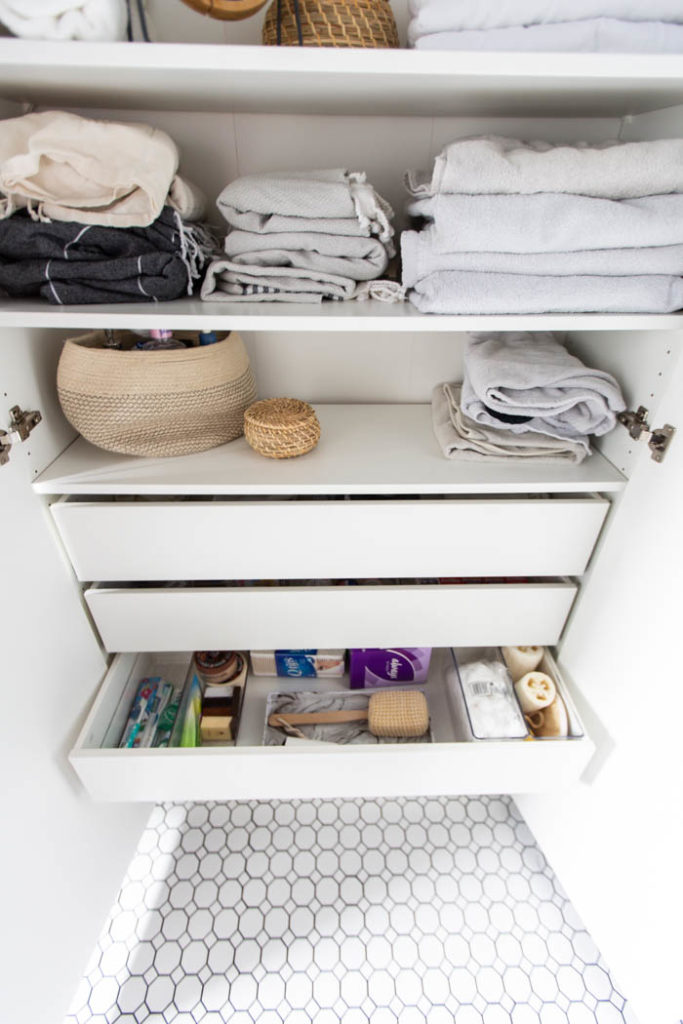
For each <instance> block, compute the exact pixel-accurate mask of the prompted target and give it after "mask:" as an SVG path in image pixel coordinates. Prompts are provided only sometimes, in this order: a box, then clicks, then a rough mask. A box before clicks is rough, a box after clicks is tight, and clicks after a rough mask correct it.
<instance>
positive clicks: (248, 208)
mask: <svg viewBox="0 0 683 1024" xmlns="http://www.w3.org/2000/svg"><path fill="white" fill-rule="evenodd" d="M216 205H217V206H218V209H219V211H220V212H221V214H222V215H223V216H224V217H225V219H226V220H227V222H228V224H230V225H231V226H233V227H236V228H242V229H244V230H247V231H257V232H263V231H265V232H273V231H278V232H280V231H297V230H308V231H317V232H323V233H328V228H327V226H326V225H327V222H328V221H332V222H333V224H334V223H335V222H336V223H338V222H340V221H345V222H346V226H345V227H344V225H342V227H344V230H342V231H341V232H336V231H335V232H334V233H335V234H336V233H340V234H345V235H353V234H363V235H376V236H377V237H378V238H379V239H380V240H381V241H383V242H387V243H388V242H390V241H391V239H392V237H393V234H394V231H393V228H392V227H391V220H392V219H393V215H394V214H393V210H392V209H391V207H390V206H389V204H388V203H387V202H386V201H385V200H384V199H382V197H381V196H379V195H378V194H377V193H376V192H375V190H374V188H373V187H372V185H369V184H368V183H367V180H366V176H365V174H363V173H361V172H353V173H349V172H348V171H345V170H342V169H339V168H337V169H330V170H320V171H288V172H286V173H273V174H254V175H251V176H249V177H244V178H238V179H237V180H235V181H233V182H231V183H230V184H229V185H227V186H226V188H224V189H223V191H222V192H221V194H220V195H219V197H218V199H217V200H216ZM245 215H248V217H247V220H246V222H245V219H244V218H245ZM254 215H256V217H254ZM274 218H277V220H274ZM283 218H295V219H296V223H292V222H291V221H290V222H289V223H287V222H284V223H283ZM354 229H355V230H354Z"/></svg>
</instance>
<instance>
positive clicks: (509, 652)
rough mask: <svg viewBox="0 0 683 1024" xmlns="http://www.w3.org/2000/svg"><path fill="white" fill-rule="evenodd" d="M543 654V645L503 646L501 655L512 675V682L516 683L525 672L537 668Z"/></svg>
mask: <svg viewBox="0 0 683 1024" xmlns="http://www.w3.org/2000/svg"><path fill="white" fill-rule="evenodd" d="M544 654H545V648H544V647H503V657H504V658H505V664H506V665H507V667H508V669H509V671H510V675H511V676H512V682H513V683H516V682H517V680H518V679H521V678H522V676H525V675H526V674H527V672H533V671H534V669H535V668H538V666H539V665H540V664H541V661H542V660H543V655H544Z"/></svg>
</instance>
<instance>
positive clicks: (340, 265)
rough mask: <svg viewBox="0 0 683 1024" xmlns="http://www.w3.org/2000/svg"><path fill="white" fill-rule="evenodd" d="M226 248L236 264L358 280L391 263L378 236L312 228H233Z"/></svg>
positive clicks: (367, 279) (380, 272) (229, 256)
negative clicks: (269, 230)
mask: <svg viewBox="0 0 683 1024" xmlns="http://www.w3.org/2000/svg"><path fill="white" fill-rule="evenodd" d="M223 248H224V250H225V254H226V256H228V258H229V259H230V260H232V261H233V263H239V264H251V265H252V266H259V267H298V268H299V269H301V270H313V271H315V270H321V271H324V272H326V273H328V274H339V275H341V276H342V277H351V278H353V279H354V280H355V281H369V280H371V279H372V278H375V277H379V276H380V275H381V274H383V273H384V271H385V270H386V268H387V264H388V262H389V258H388V255H387V250H386V248H385V246H384V244H383V243H382V242H380V240H379V239H378V238H367V237H362V236H358V235H326V234H320V233H317V232H312V231H308V232H307V231H299V232H289V233H286V234H276V235H273V234H263V235H259V234H256V233H254V232H250V231H230V232H228V235H227V237H226V239H225V244H224V246H223Z"/></svg>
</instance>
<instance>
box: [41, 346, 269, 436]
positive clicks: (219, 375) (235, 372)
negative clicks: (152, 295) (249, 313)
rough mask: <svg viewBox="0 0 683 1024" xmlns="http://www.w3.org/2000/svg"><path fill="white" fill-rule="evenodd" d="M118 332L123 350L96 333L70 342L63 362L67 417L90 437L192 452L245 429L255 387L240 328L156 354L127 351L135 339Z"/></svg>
mask: <svg viewBox="0 0 683 1024" xmlns="http://www.w3.org/2000/svg"><path fill="white" fill-rule="evenodd" d="M174 333H175V335H176V337H179V338H189V337H193V335H192V334H191V333H190V332H187V331H185V332H184V331H177V332H174ZM115 334H116V338H117V340H118V341H120V343H121V345H122V348H123V351H121V350H118V349H106V348H102V344H103V340H104V335H103V333H102V332H101V331H95V332H93V333H92V334H85V335H82V336H81V337H79V338H72V339H71V340H69V341H67V342H66V344H65V345H64V349H63V351H62V354H61V357H60V360H59V366H58V367H57V393H58V395H59V401H60V402H61V406H62V410H63V412H64V415H65V416H66V418H67V419H68V421H69V423H71V425H72V426H74V427H75V428H76V430H78V431H79V433H80V434H82V435H83V437H84V438H85V439H86V440H87V441H90V442H91V443H92V444H94V445H97V447H98V448H104V449H106V450H107V451H110V452H120V453H121V454H123V455H153V456H166V455H189V454H190V453H192V452H201V451H204V450H205V449H206V448H215V447H217V446H218V445H221V444H225V443H226V441H233V440H234V439H235V438H236V437H239V436H240V435H241V434H242V433H243V432H244V410H245V409H246V408H247V407H248V406H249V405H251V403H252V402H253V401H254V399H255V398H256V386H255V384H254V377H253V375H252V372H251V367H250V366H249V357H248V356H247V353H246V349H245V347H244V343H243V342H242V339H241V338H240V336H239V334H235V333H234V332H233V333H232V334H230V335H229V336H227V335H226V336H224V337H223V338H221V339H220V340H219V341H218V342H216V343H215V344H213V345H203V346H197V347H195V348H187V349H177V350H160V351H152V352H144V351H142V352H140V351H126V349H131V348H132V346H133V345H134V344H135V342H136V340H137V338H136V337H135V335H133V334H131V333H129V332H128V331H116V332H115Z"/></svg>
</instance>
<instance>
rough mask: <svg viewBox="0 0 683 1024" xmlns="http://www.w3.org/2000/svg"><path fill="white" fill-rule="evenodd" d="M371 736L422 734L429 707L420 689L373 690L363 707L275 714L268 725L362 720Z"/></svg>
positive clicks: (334, 723)
mask: <svg viewBox="0 0 683 1024" xmlns="http://www.w3.org/2000/svg"><path fill="white" fill-rule="evenodd" d="M366 719H367V723H368V729H369V730H370V732H371V733H372V734H373V736H384V737H393V738H394V739H403V738H404V737H408V736H423V735H424V734H425V733H426V732H427V729H428V728H429V709H428V707H427V701H426V700H425V696H424V694H423V693H420V692H419V691H418V690H406V691H398V692H397V691H395V690H384V691H382V692H381V693H373V695H372V697H371V698H370V700H369V702H368V706H367V709H366V710H365V711H309V712H301V713H300V714H274V715H271V716H270V718H269V719H268V725H270V726H273V727H275V728H278V727H282V726H288V725H338V724H339V723H340V722H363V721H365V720H366Z"/></svg>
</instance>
